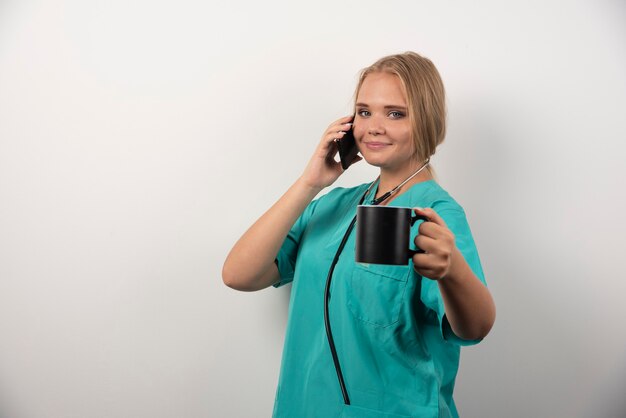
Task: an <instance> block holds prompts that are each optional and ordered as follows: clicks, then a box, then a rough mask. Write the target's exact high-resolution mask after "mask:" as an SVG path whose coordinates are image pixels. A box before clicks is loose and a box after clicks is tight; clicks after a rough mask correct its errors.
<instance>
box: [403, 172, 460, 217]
mask: <svg viewBox="0 0 626 418" xmlns="http://www.w3.org/2000/svg"><path fill="white" fill-rule="evenodd" d="M419 186H420V187H413V188H411V189H410V190H409V191H408V192H409V193H411V196H410V200H411V205H413V206H420V207H429V208H433V209H434V210H435V211H436V212H437V213H439V212H457V213H459V214H463V215H465V210H464V209H463V207H462V206H461V205H460V204H459V202H457V201H456V200H455V199H454V198H453V197H452V196H451V195H450V193H448V191H447V190H445V189H444V188H443V187H442V186H441V185H440V184H439V183H437V182H436V181H435V180H429V181H427V182H424V183H422V184H420V185H419Z"/></svg>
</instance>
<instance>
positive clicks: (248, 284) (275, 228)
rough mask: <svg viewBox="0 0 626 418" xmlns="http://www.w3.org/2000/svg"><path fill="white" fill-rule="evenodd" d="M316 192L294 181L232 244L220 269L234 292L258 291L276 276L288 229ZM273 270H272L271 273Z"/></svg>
mask: <svg viewBox="0 0 626 418" xmlns="http://www.w3.org/2000/svg"><path fill="white" fill-rule="evenodd" d="M319 191H320V189H319V188H316V187H311V186H309V185H307V184H306V183H305V182H304V181H303V180H301V179H298V180H297V181H296V182H295V183H294V184H293V185H292V186H291V187H290V188H289V190H287V192H285V194H284V195H283V196H282V197H281V198H280V199H279V200H278V201H277V202H276V203H275V204H274V205H273V206H272V207H271V208H270V209H269V210H268V211H267V212H265V213H264V214H263V216H261V217H260V218H259V219H258V220H257V221H256V222H255V223H254V224H253V225H252V226H251V227H250V228H249V229H248V230H247V231H246V232H245V233H244V234H243V235H242V237H241V238H240V239H239V240H238V241H237V243H236V244H235V245H234V247H233V248H232V250H231V251H230V253H229V254H228V257H227V258H226V261H225V262H224V267H223V269H222V279H223V280H224V283H225V284H226V285H227V286H229V287H232V288H234V289H238V290H247V291H250V290H260V289H263V288H266V287H268V286H270V285H272V284H273V283H274V282H275V281H276V279H277V277H276V275H275V274H272V271H276V270H275V266H274V260H275V258H276V255H277V254H278V251H279V250H280V247H281V245H282V243H283V241H284V240H285V237H286V236H287V234H288V233H289V230H290V229H291V227H292V226H293V224H294V223H295V221H296V220H297V219H298V217H299V216H300V215H301V214H302V212H303V211H304V209H305V208H306V207H307V205H308V204H309V203H310V202H311V200H313V198H314V197H315V196H316V195H317V193H319ZM272 269H274V270H272Z"/></svg>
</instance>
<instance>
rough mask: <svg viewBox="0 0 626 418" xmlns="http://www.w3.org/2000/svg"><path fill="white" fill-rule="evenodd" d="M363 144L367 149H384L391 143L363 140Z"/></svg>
mask: <svg viewBox="0 0 626 418" xmlns="http://www.w3.org/2000/svg"><path fill="white" fill-rule="evenodd" d="M363 144H365V146H366V147H367V148H368V149H371V150H374V151H378V150H381V149H384V148H386V147H388V146H390V145H391V144H389V143H386V142H377V141H367V142H363Z"/></svg>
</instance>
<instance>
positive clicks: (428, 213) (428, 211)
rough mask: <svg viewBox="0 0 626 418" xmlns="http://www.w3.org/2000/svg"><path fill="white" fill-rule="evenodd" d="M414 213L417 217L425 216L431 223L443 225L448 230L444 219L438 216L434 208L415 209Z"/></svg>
mask: <svg viewBox="0 0 626 418" xmlns="http://www.w3.org/2000/svg"><path fill="white" fill-rule="evenodd" d="M413 211H414V212H415V213H416V214H417V215H421V216H425V217H426V218H428V221H429V222H434V223H436V224H437V225H441V226H444V227H446V228H447V227H448V225H446V223H445V221H444V220H443V218H442V217H441V216H439V214H437V212H435V210H434V209H432V208H413Z"/></svg>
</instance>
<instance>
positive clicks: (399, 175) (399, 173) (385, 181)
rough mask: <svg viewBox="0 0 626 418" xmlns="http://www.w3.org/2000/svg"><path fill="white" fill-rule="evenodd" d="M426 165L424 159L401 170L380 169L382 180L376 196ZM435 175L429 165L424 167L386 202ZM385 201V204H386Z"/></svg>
mask: <svg viewBox="0 0 626 418" xmlns="http://www.w3.org/2000/svg"><path fill="white" fill-rule="evenodd" d="M423 165H424V162H423V161H419V162H416V163H414V164H411V165H410V166H407V167H405V168H403V169H401V170H389V169H385V168H381V169H380V182H379V184H378V191H377V193H376V197H380V196H382V195H383V194H384V193H386V192H388V191H390V190H391V189H393V188H394V187H396V186H397V185H399V184H400V183H402V182H403V181H405V180H406V179H407V178H409V177H410V176H411V175H412V174H414V173H415V172H416V171H417V170H419V169H420V168H421V167H422V166H423ZM432 178H433V176H432V174H431V173H430V171H429V170H428V167H426V168H424V169H423V170H422V171H421V172H420V173H419V174H417V175H416V176H415V177H413V178H412V179H411V180H409V181H408V182H406V183H405V184H404V185H403V186H402V187H400V188H399V189H398V191H397V192H396V193H395V194H394V196H392V197H390V198H389V199H388V201H386V202H384V203H388V202H389V201H391V200H392V199H393V198H394V197H397V196H398V195H400V194H402V193H404V192H405V191H406V190H408V189H409V188H410V187H411V186H413V185H414V184H417V183H421V182H424V181H428V180H432ZM384 203H383V204H384Z"/></svg>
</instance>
